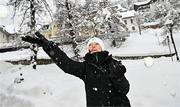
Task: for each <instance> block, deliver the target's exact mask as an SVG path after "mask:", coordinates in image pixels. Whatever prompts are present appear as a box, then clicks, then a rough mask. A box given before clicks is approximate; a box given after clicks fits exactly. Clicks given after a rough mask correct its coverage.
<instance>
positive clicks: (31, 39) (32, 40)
mask: <svg viewBox="0 0 180 107" xmlns="http://www.w3.org/2000/svg"><path fill="white" fill-rule="evenodd" d="M35 35H36V37H31V36H25V37H22V40H23V41H25V42H29V43H33V44H37V45H39V46H43V45H44V44H46V43H48V40H47V39H46V38H45V37H44V36H43V35H42V34H40V33H39V32H36V33H35Z"/></svg>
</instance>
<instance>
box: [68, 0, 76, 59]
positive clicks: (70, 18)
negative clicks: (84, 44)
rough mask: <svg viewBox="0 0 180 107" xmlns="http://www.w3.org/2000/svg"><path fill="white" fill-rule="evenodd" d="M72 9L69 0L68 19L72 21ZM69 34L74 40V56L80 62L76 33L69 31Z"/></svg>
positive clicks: (70, 25)
mask: <svg viewBox="0 0 180 107" xmlns="http://www.w3.org/2000/svg"><path fill="white" fill-rule="evenodd" d="M70 8H71V7H70V5H69V2H68V0H66V9H67V10H68V19H69V20H72V15H71V14H70V11H71V10H70ZM68 25H69V28H72V27H73V26H72V24H71V23H70V22H68ZM69 34H70V36H71V39H72V47H73V51H74V55H75V60H76V61H79V50H78V49H77V43H76V41H75V38H76V37H75V33H74V31H73V29H72V30H70V31H69Z"/></svg>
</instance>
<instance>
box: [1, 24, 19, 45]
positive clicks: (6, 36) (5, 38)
mask: <svg viewBox="0 0 180 107" xmlns="http://www.w3.org/2000/svg"><path fill="white" fill-rule="evenodd" d="M16 37H17V36H16V35H15V34H10V33H8V32H7V31H6V30H5V29H4V28H3V27H0V43H9V42H11V41H13V40H15V39H16Z"/></svg>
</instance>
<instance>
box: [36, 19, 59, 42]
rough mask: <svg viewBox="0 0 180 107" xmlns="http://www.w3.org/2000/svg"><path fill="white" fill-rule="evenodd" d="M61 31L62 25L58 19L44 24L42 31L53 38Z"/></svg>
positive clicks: (48, 37) (46, 36)
mask: <svg viewBox="0 0 180 107" xmlns="http://www.w3.org/2000/svg"><path fill="white" fill-rule="evenodd" d="M59 31H60V27H59V24H58V22H57V21H53V22H51V23H50V24H47V25H44V26H43V27H42V28H41V29H40V32H41V33H42V34H43V35H44V36H45V38H47V39H51V38H53V37H57V36H58V34H59Z"/></svg>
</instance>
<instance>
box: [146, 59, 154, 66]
mask: <svg viewBox="0 0 180 107" xmlns="http://www.w3.org/2000/svg"><path fill="white" fill-rule="evenodd" d="M153 63H154V60H153V58H152V57H146V58H144V65H145V66H146V67H151V66H152V65H153Z"/></svg>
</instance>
